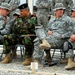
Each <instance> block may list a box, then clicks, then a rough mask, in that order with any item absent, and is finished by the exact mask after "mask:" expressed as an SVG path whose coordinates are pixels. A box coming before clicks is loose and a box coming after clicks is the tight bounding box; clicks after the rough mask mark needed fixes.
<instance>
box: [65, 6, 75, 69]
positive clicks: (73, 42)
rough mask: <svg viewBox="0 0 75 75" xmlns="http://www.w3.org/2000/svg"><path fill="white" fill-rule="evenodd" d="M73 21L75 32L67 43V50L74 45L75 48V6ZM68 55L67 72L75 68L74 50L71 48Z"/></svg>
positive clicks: (72, 13) (72, 10)
mask: <svg viewBox="0 0 75 75" xmlns="http://www.w3.org/2000/svg"><path fill="white" fill-rule="evenodd" d="M71 19H72V21H73V23H74V26H73V27H74V31H73V33H74V34H73V35H71V36H70V39H69V40H68V41H66V42H65V47H64V49H65V50H69V45H70V44H71V45H72V47H73V48H75V6H73V7H72V9H71ZM68 53H69V55H68V57H69V58H68V64H67V65H66V66H65V69H67V70H69V69H73V68H75V62H74V54H73V49H71V48H70V50H69V51H68Z"/></svg>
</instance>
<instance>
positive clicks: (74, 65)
mask: <svg viewBox="0 0 75 75" xmlns="http://www.w3.org/2000/svg"><path fill="white" fill-rule="evenodd" d="M73 68H75V62H74V61H73V58H68V64H67V66H65V69H66V70H70V69H73Z"/></svg>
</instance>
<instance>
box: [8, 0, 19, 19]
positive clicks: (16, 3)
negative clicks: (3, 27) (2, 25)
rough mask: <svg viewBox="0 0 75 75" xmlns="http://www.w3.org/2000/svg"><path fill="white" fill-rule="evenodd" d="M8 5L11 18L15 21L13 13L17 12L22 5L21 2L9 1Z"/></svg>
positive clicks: (17, 0)
mask: <svg viewBox="0 0 75 75" xmlns="http://www.w3.org/2000/svg"><path fill="white" fill-rule="evenodd" d="M8 4H10V10H11V12H10V15H9V16H10V18H11V19H13V18H14V17H13V13H14V12H15V10H16V9H17V8H18V6H19V4H20V0H9V1H8Z"/></svg>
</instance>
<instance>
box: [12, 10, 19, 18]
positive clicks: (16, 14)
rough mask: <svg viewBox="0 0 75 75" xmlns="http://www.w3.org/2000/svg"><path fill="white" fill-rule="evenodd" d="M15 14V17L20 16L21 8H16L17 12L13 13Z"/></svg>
mask: <svg viewBox="0 0 75 75" xmlns="http://www.w3.org/2000/svg"><path fill="white" fill-rule="evenodd" d="M13 16H14V17H15V18H18V17H19V16H20V10H19V9H16V10H15V12H14V14H13Z"/></svg>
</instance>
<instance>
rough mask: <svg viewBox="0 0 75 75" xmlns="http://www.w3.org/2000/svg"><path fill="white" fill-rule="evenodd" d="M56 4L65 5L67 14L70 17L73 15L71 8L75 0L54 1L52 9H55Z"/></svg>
mask: <svg viewBox="0 0 75 75" xmlns="http://www.w3.org/2000/svg"><path fill="white" fill-rule="evenodd" d="M56 3H63V5H64V6H65V8H66V11H65V13H66V14H67V15H69V16H70V15H71V8H72V6H73V0H52V4H53V5H52V7H53V8H54V6H55V4H56Z"/></svg>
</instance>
